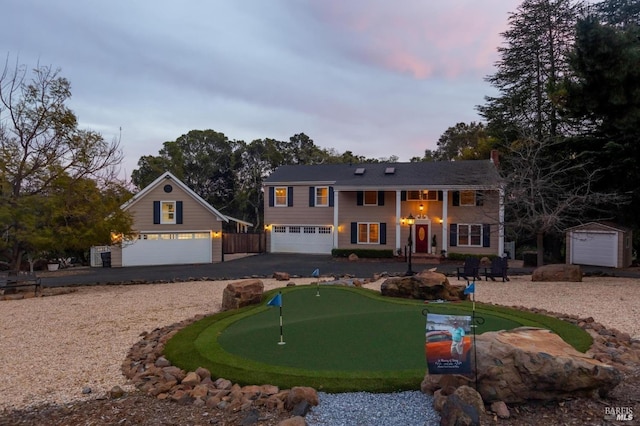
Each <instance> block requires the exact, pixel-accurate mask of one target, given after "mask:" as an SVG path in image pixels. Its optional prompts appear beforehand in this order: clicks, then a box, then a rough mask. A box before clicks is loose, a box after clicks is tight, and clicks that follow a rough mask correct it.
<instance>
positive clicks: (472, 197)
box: [460, 191, 476, 206]
mask: <svg viewBox="0 0 640 426" xmlns="http://www.w3.org/2000/svg"><path fill="white" fill-rule="evenodd" d="M460 205H461V206H475V205H476V191H460Z"/></svg>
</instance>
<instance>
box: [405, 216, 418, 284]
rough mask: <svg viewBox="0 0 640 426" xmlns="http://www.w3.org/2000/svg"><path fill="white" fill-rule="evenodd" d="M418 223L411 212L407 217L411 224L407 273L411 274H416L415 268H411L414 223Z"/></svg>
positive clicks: (408, 240) (408, 222)
mask: <svg viewBox="0 0 640 426" xmlns="http://www.w3.org/2000/svg"><path fill="white" fill-rule="evenodd" d="M414 223H416V220H415V218H414V217H413V215H412V214H411V213H409V216H408V217H407V225H409V238H408V239H407V245H408V246H409V267H408V269H407V273H406V274H405V275H407V276H411V275H413V274H414V272H413V270H411V248H412V247H413V238H412V234H413V224H414Z"/></svg>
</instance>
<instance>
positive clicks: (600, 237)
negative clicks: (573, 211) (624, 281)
mask: <svg viewBox="0 0 640 426" xmlns="http://www.w3.org/2000/svg"><path fill="white" fill-rule="evenodd" d="M566 233H567V234H566V245H567V255H566V256H567V259H566V262H567V263H570V264H574V265H591V266H606V267H611V268H625V267H627V266H629V265H631V260H632V246H631V236H632V235H631V230H629V229H626V228H624V227H620V226H617V225H614V224H610V223H601V222H590V223H586V224H583V225H579V226H575V227H573V228H569V229H567V231H566Z"/></svg>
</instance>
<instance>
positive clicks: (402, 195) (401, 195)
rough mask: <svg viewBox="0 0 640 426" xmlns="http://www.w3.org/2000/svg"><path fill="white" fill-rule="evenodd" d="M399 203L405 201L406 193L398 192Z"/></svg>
mask: <svg viewBox="0 0 640 426" xmlns="http://www.w3.org/2000/svg"><path fill="white" fill-rule="evenodd" d="M400 201H407V191H400Z"/></svg>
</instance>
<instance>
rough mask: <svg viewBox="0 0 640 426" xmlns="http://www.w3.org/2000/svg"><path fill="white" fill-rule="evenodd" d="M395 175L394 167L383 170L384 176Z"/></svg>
mask: <svg viewBox="0 0 640 426" xmlns="http://www.w3.org/2000/svg"><path fill="white" fill-rule="evenodd" d="M395 173H396V168H395V167H387V168H386V169H384V174H385V175H393V174H395Z"/></svg>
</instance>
